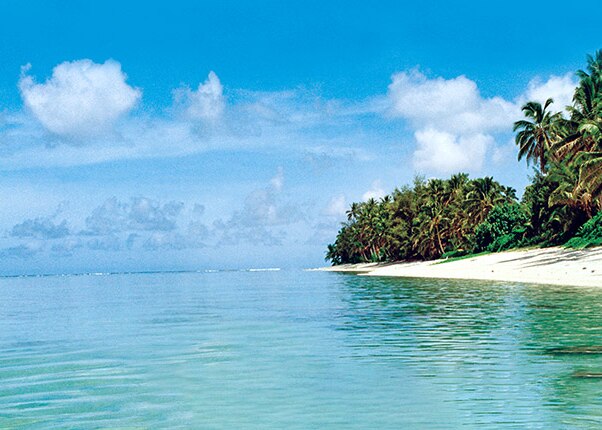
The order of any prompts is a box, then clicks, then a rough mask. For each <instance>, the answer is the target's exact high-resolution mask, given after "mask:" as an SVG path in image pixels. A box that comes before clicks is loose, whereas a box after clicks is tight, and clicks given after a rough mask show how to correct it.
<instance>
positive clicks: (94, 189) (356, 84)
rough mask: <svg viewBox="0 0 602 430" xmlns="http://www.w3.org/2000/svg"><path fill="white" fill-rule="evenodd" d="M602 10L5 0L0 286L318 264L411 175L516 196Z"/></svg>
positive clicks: (1, 16) (0, 56) (589, 6)
mask: <svg viewBox="0 0 602 430" xmlns="http://www.w3.org/2000/svg"><path fill="white" fill-rule="evenodd" d="M601 8H602V7H601V6H600V5H599V4H598V3H597V2H593V1H584V2H581V3H580V4H579V7H578V8H576V7H570V6H569V5H567V4H566V3H565V2H563V3H560V2H558V3H556V2H551V1H547V2H540V1H534V2H529V3H523V2H518V1H507V2H500V3H499V4H488V3H487V2H478V1H455V2H448V1H446V2H432V1H431V2H403V1H379V2H358V1H328V2H326V1H323V0H322V1H313V0H309V1H287V2H282V1H248V2H240V1H220V2H208V1H179V0H173V1H170V2H154V1H149V0H147V1H144V2H142V1H112V0H106V1H103V2H87V1H70V2H67V1H49V0H44V1H23V0H20V1H16V0H4V1H3V2H0V196H1V200H0V201H1V202H2V203H1V204H0V256H1V258H0V274H41V273H74V272H104V271H143V270H204V269H234V268H252V267H315V266H319V265H323V264H324V253H325V248H326V245H327V244H328V243H330V242H332V241H333V240H334V238H335V236H336V233H337V230H338V228H339V227H340V223H341V222H342V221H344V219H345V210H346V208H347V207H348V205H349V204H350V203H351V202H353V201H361V200H365V199H368V198H370V197H375V198H379V197H382V196H383V195H385V194H386V193H389V192H391V191H392V190H393V189H394V188H395V187H400V186H403V185H405V184H409V183H411V181H412V179H413V178H414V177H415V176H416V175H422V176H424V177H426V178H431V177H448V176H449V175H450V174H453V173H456V172H459V171H462V172H467V173H469V174H470V175H471V177H473V178H474V177H482V176H493V177H494V178H495V179H496V180H498V181H500V182H502V183H504V184H505V185H510V186H513V187H514V188H516V189H517V191H518V193H519V195H520V194H522V192H523V190H524V187H525V185H526V184H527V183H528V180H529V179H528V178H529V175H531V174H532V170H531V168H530V167H529V166H527V165H526V163H525V162H524V161H523V162H518V161H517V160H516V157H517V151H516V148H515V145H514V142H513V135H512V123H513V122H514V121H516V120H517V119H520V117H521V111H520V107H521V105H522V104H523V103H525V102H526V101H528V100H538V101H544V100H545V99H546V98H548V97H553V98H554V100H555V103H554V105H553V106H554V107H555V108H556V109H557V110H562V109H563V108H564V107H565V106H566V105H567V104H569V103H570V101H571V96H572V92H573V89H574V87H575V85H576V79H575V75H574V72H575V71H576V70H577V69H579V68H583V67H584V66H585V57H586V55H587V54H592V53H593V52H594V51H595V50H596V49H599V48H601V46H600V40H599V31H598V23H597V17H598V16H599V14H600V12H601Z"/></svg>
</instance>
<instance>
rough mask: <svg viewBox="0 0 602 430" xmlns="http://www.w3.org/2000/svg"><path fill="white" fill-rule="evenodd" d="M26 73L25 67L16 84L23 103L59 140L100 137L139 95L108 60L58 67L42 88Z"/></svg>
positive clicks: (133, 104) (118, 65) (132, 105)
mask: <svg viewBox="0 0 602 430" xmlns="http://www.w3.org/2000/svg"><path fill="white" fill-rule="evenodd" d="M27 71H28V67H25V68H24V70H23V75H22V76H21V79H20V80H19V88H20V90H21V97H22V98H23V102H24V103H25V105H26V106H27V107H28V108H29V110H30V111H31V112H32V113H33V115H34V116H35V117H36V119H37V120H38V121H39V122H40V123H41V124H42V125H43V126H44V127H45V128H46V129H47V130H49V131H50V132H52V133H55V134H57V135H60V136H67V137H84V136H94V135H98V134H102V133H104V132H106V131H108V130H109V129H110V127H111V126H112V124H113V123H114V122H115V121H116V120H117V119H118V118H119V117H120V116H122V115H124V114H125V113H127V112H129V111H130V110H131V109H132V108H133V107H134V106H135V104H136V103H137V102H138V100H139V99H140V97H141V95H142V93H141V91H140V90H139V89H136V88H132V87H131V86H129V85H128V84H127V83H126V75H125V73H123V72H122V70H121V65H120V64H119V63H118V62H116V61H112V60H108V61H106V62H105V63H103V64H97V63H94V62H92V61H91V60H78V61H73V62H64V63H61V64H59V65H58V66H56V67H55V68H54V69H53V71H52V77H50V78H49V79H48V80H46V82H45V83H43V84H37V83H36V82H35V81H34V79H33V77H31V76H29V75H28V74H27Z"/></svg>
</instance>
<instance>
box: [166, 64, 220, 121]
mask: <svg viewBox="0 0 602 430" xmlns="http://www.w3.org/2000/svg"><path fill="white" fill-rule="evenodd" d="M174 95H175V98H176V103H177V104H182V105H184V110H185V113H186V115H187V116H188V117H189V118H191V119H196V120H208V121H216V120H217V119H219V118H220V117H221V116H222V114H223V113H224V109H225V107H226V102H225V99H224V87H223V86H222V83H221V82H220V80H219V78H218V77H217V75H216V74H215V73H214V72H213V71H211V72H209V76H207V80H206V81H205V82H203V83H201V84H199V86H198V88H197V89H196V90H191V89H190V88H180V89H178V90H176V91H174Z"/></svg>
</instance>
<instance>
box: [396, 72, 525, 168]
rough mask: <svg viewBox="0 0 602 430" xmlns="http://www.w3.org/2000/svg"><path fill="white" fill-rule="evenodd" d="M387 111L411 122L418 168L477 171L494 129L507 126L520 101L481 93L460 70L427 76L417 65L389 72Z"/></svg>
mask: <svg viewBox="0 0 602 430" xmlns="http://www.w3.org/2000/svg"><path fill="white" fill-rule="evenodd" d="M388 96H389V99H390V102H391V113H392V114H393V115H394V116H399V117H402V118H405V119H406V120H408V121H409V123H410V125H411V126H412V127H413V128H414V138H415V141H416V149H415V151H414V154H413V162H414V167H415V168H416V169H417V170H419V171H422V172H434V173H445V174H449V173H453V172H456V171H460V170H464V171H472V172H478V171H479V170H480V169H481V168H482V166H483V164H484V161H485V158H486V156H487V152H488V149H489V148H490V147H494V143H495V139H494V137H493V135H494V134H495V133H499V132H504V131H509V130H510V129H511V127H512V123H513V122H514V121H516V119H518V118H519V117H520V106H519V105H518V104H517V103H514V102H510V101H507V100H504V99H503V98H501V97H491V98H484V97H482V96H481V94H480V92H479V89H478V86H477V84H476V83H475V82H474V81H472V80H470V79H468V78H467V77H466V76H458V77H456V78H453V79H444V78H441V77H438V78H434V79H429V78H427V77H426V76H425V75H424V74H422V73H421V72H420V71H418V70H416V69H415V70H412V71H409V72H401V73H397V74H395V75H393V77H392V83H391V85H389V92H388Z"/></svg>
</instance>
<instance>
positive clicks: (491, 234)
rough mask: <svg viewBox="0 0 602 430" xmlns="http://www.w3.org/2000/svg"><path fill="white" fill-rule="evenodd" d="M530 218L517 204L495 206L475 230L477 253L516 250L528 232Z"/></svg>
mask: <svg viewBox="0 0 602 430" xmlns="http://www.w3.org/2000/svg"><path fill="white" fill-rule="evenodd" d="M527 222H528V217H527V214H526V213H525V211H524V210H523V208H522V207H521V206H520V205H519V204H516V203H504V204H502V205H497V206H494V207H493V209H491V210H490V211H489V213H488V214H487V217H486V218H485V220H484V221H483V222H482V223H481V224H479V225H478V226H477V228H476V229H475V249H474V251H475V252H481V251H485V250H487V251H503V250H506V249H511V248H515V247H516V246H518V245H519V244H520V242H521V240H522V239H523V236H524V234H525V232H526V225H527Z"/></svg>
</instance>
